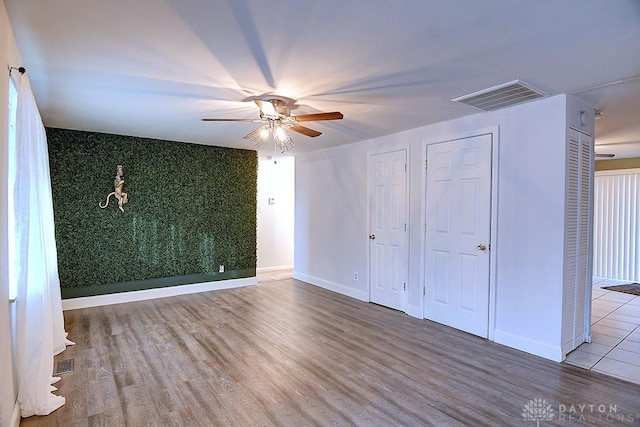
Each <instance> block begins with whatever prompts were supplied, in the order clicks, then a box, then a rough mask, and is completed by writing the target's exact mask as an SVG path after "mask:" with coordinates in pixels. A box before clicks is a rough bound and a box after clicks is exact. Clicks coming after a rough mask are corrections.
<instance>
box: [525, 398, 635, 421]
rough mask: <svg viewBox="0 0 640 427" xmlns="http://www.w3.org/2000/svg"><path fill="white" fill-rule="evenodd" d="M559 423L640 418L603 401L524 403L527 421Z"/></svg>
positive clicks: (533, 401)
mask: <svg viewBox="0 0 640 427" xmlns="http://www.w3.org/2000/svg"><path fill="white" fill-rule="evenodd" d="M556 416H557V421H558V422H559V423H581V424H584V423H614V422H615V423H629V424H633V423H634V422H635V421H637V420H638V414H623V413H621V412H619V411H618V405H615V404H603V403H582V404H577V405H576V404H571V405H567V404H563V403H560V404H558V405H557V406H556V407H554V406H553V405H551V404H550V403H549V402H547V401H546V400H545V399H533V400H530V401H529V402H527V403H526V404H525V405H524V410H523V412H522V418H524V420H525V421H535V422H536V427H540V425H544V424H540V422H541V421H553V420H555V419H556Z"/></svg>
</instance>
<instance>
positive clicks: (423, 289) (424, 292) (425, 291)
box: [422, 286, 427, 295]
mask: <svg viewBox="0 0 640 427" xmlns="http://www.w3.org/2000/svg"><path fill="white" fill-rule="evenodd" d="M422 295H427V287H426V286H423V287H422Z"/></svg>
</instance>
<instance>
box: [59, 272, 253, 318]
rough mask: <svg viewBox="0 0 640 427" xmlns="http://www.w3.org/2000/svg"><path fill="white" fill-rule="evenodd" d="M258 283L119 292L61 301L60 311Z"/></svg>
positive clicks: (220, 282) (227, 282)
mask: <svg viewBox="0 0 640 427" xmlns="http://www.w3.org/2000/svg"><path fill="white" fill-rule="evenodd" d="M257 283H258V281H257V278H256V277H247V278H243V279H229V280H218V281H215V282H204V283H194V284H191V285H178V286H169V287H166V288H156V289H145V290H142V291H131V292H120V293H117V294H109V295H96V296H93V297H81V298H70V299H65V300H62V310H63V311H66V310H76V309H79V308H89V307H98V306H101V305H111V304H122V303H126V302H133V301H144V300H149V299H154V298H165V297H173V296H178V295H186V294H195V293H198V292H207V291H217V290H221V289H231V288H241V287H243V286H252V285H256V284H257Z"/></svg>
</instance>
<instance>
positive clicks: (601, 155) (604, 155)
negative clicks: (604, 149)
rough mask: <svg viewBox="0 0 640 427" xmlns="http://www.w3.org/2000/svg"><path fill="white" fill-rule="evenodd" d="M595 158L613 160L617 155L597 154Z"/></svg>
mask: <svg viewBox="0 0 640 427" xmlns="http://www.w3.org/2000/svg"><path fill="white" fill-rule="evenodd" d="M595 156H596V157H600V158H611V157H615V156H616V155H615V154H612V153H596V154H595Z"/></svg>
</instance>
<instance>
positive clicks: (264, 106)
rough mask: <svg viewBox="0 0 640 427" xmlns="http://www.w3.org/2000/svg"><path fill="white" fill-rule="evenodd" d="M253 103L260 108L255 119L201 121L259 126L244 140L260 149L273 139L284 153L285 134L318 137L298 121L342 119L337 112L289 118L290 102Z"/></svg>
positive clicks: (278, 98) (282, 99)
mask: <svg viewBox="0 0 640 427" xmlns="http://www.w3.org/2000/svg"><path fill="white" fill-rule="evenodd" d="M254 102H255V103H256V105H257V106H258V108H259V109H260V118H259V119H210V118H204V119H202V121H205V122H254V123H263V125H262V126H260V127H259V128H257V129H255V130H254V131H252V132H250V133H248V134H247V135H245V136H244V138H245V139H250V140H251V142H253V143H254V144H255V146H256V148H260V146H261V145H262V144H263V143H264V142H265V141H266V140H267V139H268V138H269V135H272V136H273V140H274V142H275V144H276V146H277V147H278V148H280V151H281V152H282V153H284V152H285V151H289V150H290V149H291V148H293V146H294V143H293V139H291V136H290V135H289V133H288V132H287V131H289V130H291V131H294V132H298V133H301V134H303V135H306V136H309V137H312V138H315V137H316V136H320V135H322V132H318V131H317V130H314V129H311V128H308V127H306V126H302V125H300V124H299V122H314V121H320V120H340V119H342V118H343V117H344V116H343V115H342V113H340V112H338V111H334V112H330V113H313V114H300V115H292V114H291V111H290V108H289V106H290V105H293V104H294V103H295V101H294V100H292V99H289V98H285V97H281V96H275V95H269V96H266V97H263V98H261V99H255V100H254Z"/></svg>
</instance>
